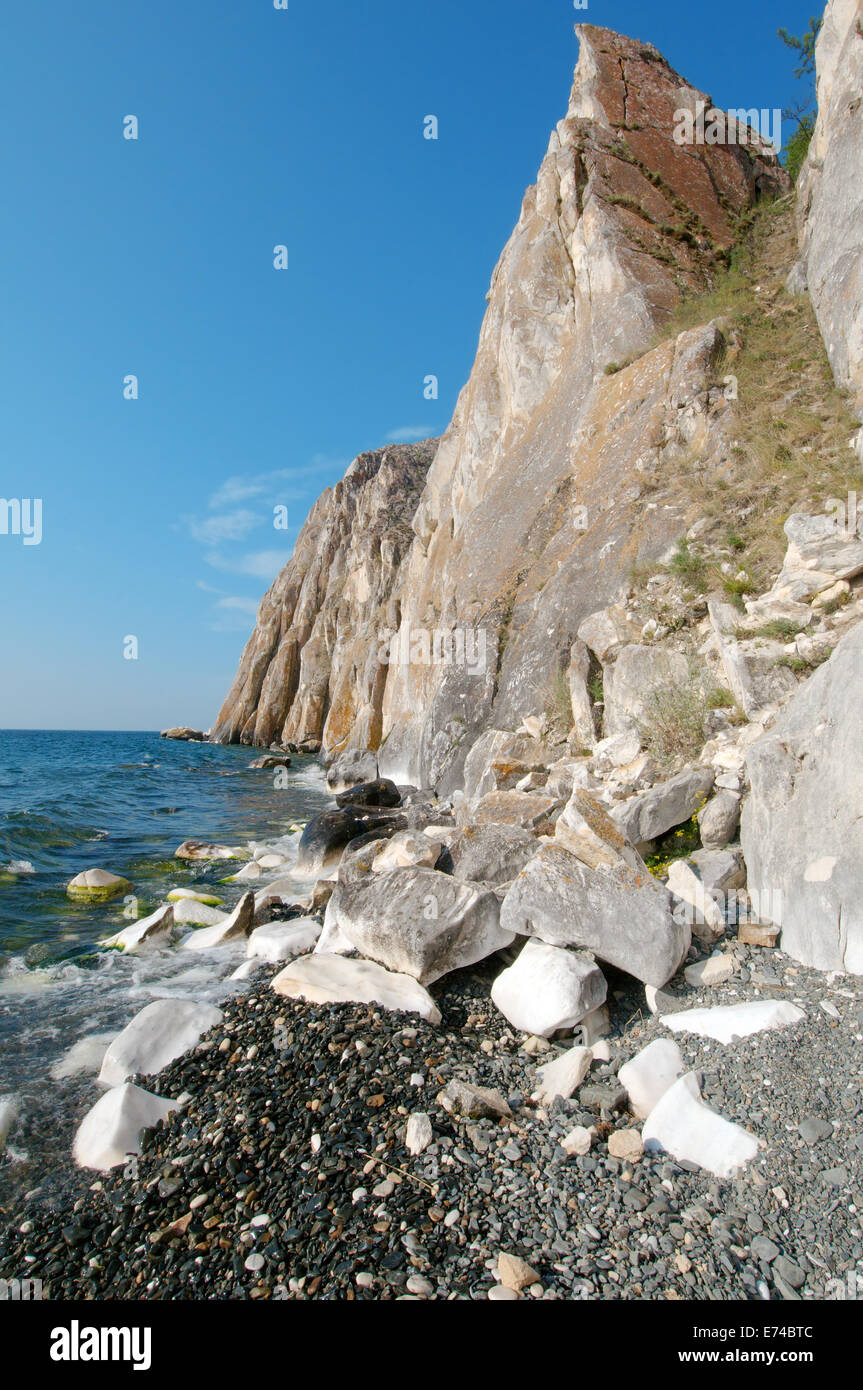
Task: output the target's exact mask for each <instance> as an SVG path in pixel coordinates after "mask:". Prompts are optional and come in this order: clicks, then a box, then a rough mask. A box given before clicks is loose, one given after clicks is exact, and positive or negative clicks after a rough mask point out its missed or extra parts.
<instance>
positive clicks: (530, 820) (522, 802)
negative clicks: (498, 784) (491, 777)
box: [470, 791, 561, 830]
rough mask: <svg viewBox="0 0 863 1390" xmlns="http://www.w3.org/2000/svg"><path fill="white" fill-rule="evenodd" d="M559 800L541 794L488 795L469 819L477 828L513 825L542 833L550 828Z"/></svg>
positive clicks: (510, 793) (475, 808)
mask: <svg viewBox="0 0 863 1390" xmlns="http://www.w3.org/2000/svg"><path fill="white" fill-rule="evenodd" d="M560 805H561V803H560V801H559V799H558V798H557V797H554V796H545V795H544V794H543V793H542V792H516V791H510V792H489V793H488V795H487V796H484V797H482V798H481V799H480V800H479V801H478V802H477V803H476V805H475V807H474V809H473V811H472V813H470V820H471V822H472V823H473V824H474V825H514V826H516V827H517V828H519V829H521V830H541V829H543V828H544V827H546V826H550V824H551V821H552V818H553V816H554V814H555V812H556V811H559V810H560Z"/></svg>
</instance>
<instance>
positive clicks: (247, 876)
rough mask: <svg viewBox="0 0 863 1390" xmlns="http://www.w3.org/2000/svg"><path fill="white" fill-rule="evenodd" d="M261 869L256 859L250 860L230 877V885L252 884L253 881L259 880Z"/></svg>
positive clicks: (261, 873)
mask: <svg viewBox="0 0 863 1390" xmlns="http://www.w3.org/2000/svg"><path fill="white" fill-rule="evenodd" d="M263 872H264V871H263V869H262V868H261V866H260V864H259V863H258V861H257V860H256V859H252V860H250V862H249V863H248V864H246V865H245V866H244V867H243V868H242V869H240V870H239V872H238V873H236V874H232V875H231V880H230V881H231V883H253V882H254V881H255V879H258V878H261V877H262V875H263Z"/></svg>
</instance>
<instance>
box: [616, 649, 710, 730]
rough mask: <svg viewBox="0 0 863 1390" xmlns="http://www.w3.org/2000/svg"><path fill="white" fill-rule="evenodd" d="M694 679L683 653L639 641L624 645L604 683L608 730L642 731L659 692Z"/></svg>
mask: <svg viewBox="0 0 863 1390" xmlns="http://www.w3.org/2000/svg"><path fill="white" fill-rule="evenodd" d="M690 682H691V675H690V670H689V662H688V661H687V659H686V657H685V656H683V654H682V653H681V652H674V651H666V650H665V649H664V648H662V647H647V646H643V645H640V644H637V643H633V644H632V645H630V646H626V647H623V648H622V649H621V651H620V652H619V654H618V656H617V659H616V660H615V662H614V664H613V665H612V666H609V667H607V668H606V671H605V680H604V685H603V696H604V701H605V720H604V725H603V728H604V732H605V735H606V737H608V738H612V737H614V735H615V734H628V733H633V732H634V733H639V734H640V733H641V730H642V727H643V726H644V725H645V724H647V723H649V721H650V718H651V714H652V709H653V704H652V697H653V696H654V695H655V694H656V693H657V692H659V691H666V690H669V689H677V688H683V687H685V686H686V685H688V684H689V683H690Z"/></svg>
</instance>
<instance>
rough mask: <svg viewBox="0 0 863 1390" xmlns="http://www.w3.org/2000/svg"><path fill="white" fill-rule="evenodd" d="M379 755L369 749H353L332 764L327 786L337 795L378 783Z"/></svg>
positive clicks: (328, 773) (328, 772)
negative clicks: (354, 788) (370, 783)
mask: <svg viewBox="0 0 863 1390" xmlns="http://www.w3.org/2000/svg"><path fill="white" fill-rule="evenodd" d="M377 776H378V759H377V754H375V753H372V752H370V751H369V749H367V748H353V749H351V750H350V752H348V753H342V754H341V756H340V757H338V758H336V759H335V761H334V762H332V763H331V764H330V767H329V769H328V771H327V786H328V788H329V790H330V791H331V792H333V793H335V794H338V793H339V792H346V791H350V789H351V788H352V787H359V786H363V785H365V784H368V783H369V782H375V781H377Z"/></svg>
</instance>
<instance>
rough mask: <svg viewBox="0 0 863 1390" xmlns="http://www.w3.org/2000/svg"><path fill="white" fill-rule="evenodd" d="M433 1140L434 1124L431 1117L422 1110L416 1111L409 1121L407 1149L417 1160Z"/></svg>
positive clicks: (406, 1140)
mask: <svg viewBox="0 0 863 1390" xmlns="http://www.w3.org/2000/svg"><path fill="white" fill-rule="evenodd" d="M433 1138H434V1134H433V1131H432V1122H431V1120H430V1118H429V1116H428V1115H426V1114H425V1112H424V1111H422V1110H418V1111H416V1113H415V1114H413V1115H411V1116H410V1118H409V1119H408V1122H407V1128H406V1130H405V1148H406V1149H407V1151H408V1153H409V1154H412V1155H413V1157H414V1158H416V1157H417V1156H418V1155H419V1154H421V1153H424V1152H425V1150H426V1149H427V1148H428V1146H429V1144H430V1143H431V1142H432V1139H433Z"/></svg>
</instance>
